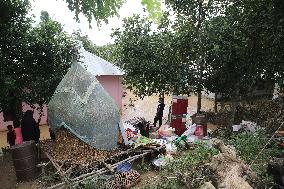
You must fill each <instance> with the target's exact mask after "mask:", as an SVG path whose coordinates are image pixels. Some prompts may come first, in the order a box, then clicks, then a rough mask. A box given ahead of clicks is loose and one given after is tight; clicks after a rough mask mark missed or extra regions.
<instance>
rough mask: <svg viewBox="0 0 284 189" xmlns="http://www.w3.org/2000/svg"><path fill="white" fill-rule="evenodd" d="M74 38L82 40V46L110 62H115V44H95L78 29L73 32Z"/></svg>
mask: <svg viewBox="0 0 284 189" xmlns="http://www.w3.org/2000/svg"><path fill="white" fill-rule="evenodd" d="M74 35H75V38H76V39H78V40H79V41H81V42H82V45H83V47H84V48H85V49H86V50H87V51H89V52H90V53H93V54H95V55H97V56H99V57H101V58H103V59H105V60H107V61H109V62H111V63H114V64H115V63H116V62H117V48H116V45H115V44H107V45H103V46H97V45H96V44H94V43H93V42H92V41H91V40H90V39H89V37H88V36H87V35H82V34H81V32H80V31H76V32H75V33H74Z"/></svg>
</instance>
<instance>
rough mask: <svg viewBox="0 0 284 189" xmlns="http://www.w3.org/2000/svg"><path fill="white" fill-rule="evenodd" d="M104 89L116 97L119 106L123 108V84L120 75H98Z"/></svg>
mask: <svg viewBox="0 0 284 189" xmlns="http://www.w3.org/2000/svg"><path fill="white" fill-rule="evenodd" d="M96 78H97V79H98V80H99V82H100V83H101V85H102V86H103V87H104V89H105V90H106V91H107V92H108V93H109V95H110V96H111V97H112V98H113V99H114V101H115V102H116V104H117V106H118V108H119V109H120V110H122V95H123V86H122V83H121V79H120V76H117V75H102V76H97V77H96Z"/></svg>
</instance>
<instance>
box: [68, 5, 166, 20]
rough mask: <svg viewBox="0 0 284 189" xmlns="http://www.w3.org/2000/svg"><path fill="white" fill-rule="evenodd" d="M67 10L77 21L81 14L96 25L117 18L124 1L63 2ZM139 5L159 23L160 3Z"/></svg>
mask: <svg viewBox="0 0 284 189" xmlns="http://www.w3.org/2000/svg"><path fill="white" fill-rule="evenodd" d="M65 1H66V2H67V3H68V8H69V9H70V10H71V11H73V12H75V16H76V19H77V21H79V14H80V13H82V14H83V15H84V16H85V17H86V18H87V19H88V21H89V23H91V21H92V20H93V19H94V20H95V21H97V23H98V24H100V23H101V22H102V21H103V22H106V23H107V22H108V19H109V18H110V17H113V16H118V11H119V8H120V7H121V6H122V5H123V3H125V0H78V1H72V0H65ZM141 4H142V5H143V6H144V7H146V10H147V11H148V13H149V18H150V19H152V20H154V21H157V22H158V21H159V20H160V18H161V1H160V0H141Z"/></svg>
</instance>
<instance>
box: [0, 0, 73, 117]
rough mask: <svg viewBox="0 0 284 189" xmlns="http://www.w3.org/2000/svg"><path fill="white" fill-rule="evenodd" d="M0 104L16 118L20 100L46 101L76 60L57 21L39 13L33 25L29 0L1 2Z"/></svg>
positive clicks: (39, 102)
mask: <svg viewBox="0 0 284 189" xmlns="http://www.w3.org/2000/svg"><path fill="white" fill-rule="evenodd" d="M2 7H4V8H5V12H7V13H9V14H7V15H6V14H5V13H4V14H3V15H4V16H3V17H1V20H2V21H1V22H0V25H1V27H0V33H1V36H0V68H1V69H0V72H1V74H0V83H1V85H0V107H1V111H5V112H6V113H7V112H8V113H9V114H10V115H13V117H14V119H16V120H18V119H19V117H20V114H21V109H20V107H21V103H22V102H27V103H29V104H34V103H38V104H39V105H43V104H44V103H46V102H48V101H49V99H50V97H51V96H52V94H53V92H54V90H55V88H56V86H57V85H58V83H59V82H60V81H61V79H62V77H63V76H64V75H65V73H66V72H67V70H68V68H69V67H70V65H71V63H72V62H73V61H75V60H76V59H77V50H76V47H75V45H76V43H75V42H74V40H73V39H72V38H71V37H70V36H68V34H67V33H65V32H63V29H62V26H61V24H60V23H58V22H56V21H53V20H51V19H50V18H49V16H48V13H46V12H42V16H41V18H42V21H41V22H40V23H39V24H38V25H36V26H35V27H32V25H31V23H32V19H31V18H30V17H29V16H28V12H29V10H30V5H29V3H28V1H25V0H19V1H10V0H4V1H1V8H2Z"/></svg>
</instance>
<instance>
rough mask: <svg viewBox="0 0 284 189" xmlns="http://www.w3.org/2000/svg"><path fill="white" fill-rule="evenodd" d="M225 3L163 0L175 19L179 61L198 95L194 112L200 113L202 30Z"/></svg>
mask: <svg viewBox="0 0 284 189" xmlns="http://www.w3.org/2000/svg"><path fill="white" fill-rule="evenodd" d="M227 4H228V1H213V0H167V1H166V5H167V6H168V8H171V9H172V10H173V11H174V12H175V14H176V16H177V19H176V24H175V25H176V27H177V30H178V32H179V33H181V35H182V36H183V38H184V39H181V40H182V41H183V44H182V45H181V47H182V48H181V56H182V61H183V62H184V63H185V64H187V65H188V67H189V68H190V70H191V71H190V73H191V74H193V77H194V79H193V80H192V82H193V83H191V86H193V90H194V92H196V93H197V95H198V101H197V112H200V110H201V92H202V90H204V84H203V83H204V79H205V77H206V75H205V73H206V65H207V62H206V60H205V56H206V53H207V47H208V44H207V43H208V41H207V40H206V38H207V36H206V35H205V34H206V32H205V31H204V24H205V23H206V21H208V20H210V19H212V18H214V17H215V16H216V15H218V14H221V13H222V11H223V10H224V7H225V6H226V5H227Z"/></svg>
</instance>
